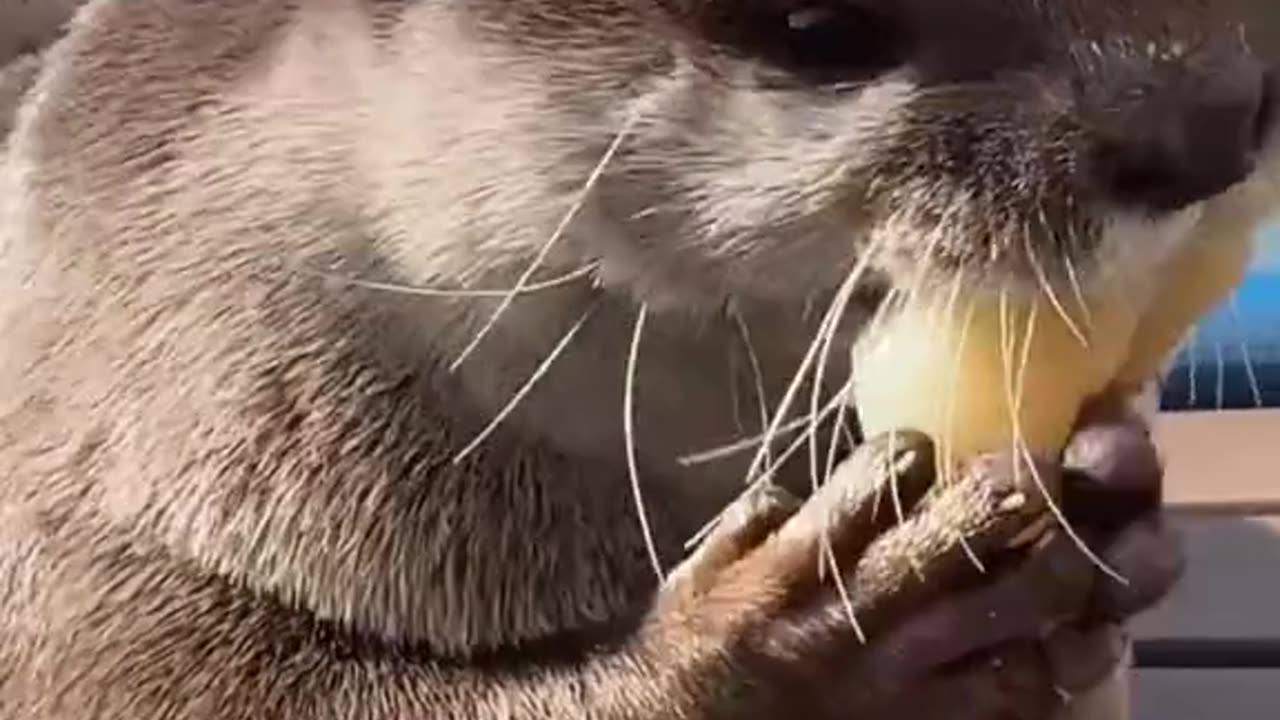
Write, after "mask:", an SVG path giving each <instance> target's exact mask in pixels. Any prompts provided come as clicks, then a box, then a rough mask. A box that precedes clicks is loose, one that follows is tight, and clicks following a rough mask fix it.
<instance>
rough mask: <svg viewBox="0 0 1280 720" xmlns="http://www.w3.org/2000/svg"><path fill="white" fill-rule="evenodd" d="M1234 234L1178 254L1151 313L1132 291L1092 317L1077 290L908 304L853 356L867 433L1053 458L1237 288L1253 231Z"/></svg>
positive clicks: (956, 452) (954, 452)
mask: <svg viewBox="0 0 1280 720" xmlns="http://www.w3.org/2000/svg"><path fill="white" fill-rule="evenodd" d="M1218 229H1219V230H1221V228H1218ZM1232 229H1233V230H1237V229H1238V231H1239V232H1230V233H1226V235H1225V236H1224V234H1222V233H1221V232H1215V233H1214V237H1206V238H1198V239H1197V242H1195V243H1193V244H1191V245H1189V246H1188V248H1186V250H1185V251H1184V252H1182V253H1181V254H1180V255H1178V256H1176V257H1174V258H1173V259H1172V260H1171V261H1170V262H1169V264H1168V266H1167V268H1166V270H1165V271H1164V272H1161V273H1160V276H1159V282H1160V285H1159V286H1158V287H1157V288H1156V289H1155V293H1154V296H1151V299H1150V301H1149V302H1146V303H1143V304H1142V307H1136V306H1135V305H1136V304H1135V303H1134V302H1133V300H1132V299H1131V298H1130V297H1128V296H1127V295H1126V291H1127V289H1126V288H1125V287H1124V286H1123V283H1117V284H1115V285H1114V286H1113V288H1112V289H1110V290H1105V291H1097V290H1095V291H1094V292H1093V293H1092V294H1091V296H1089V297H1087V298H1085V299H1084V300H1085V301H1084V303H1083V305H1087V307H1088V312H1087V313H1086V312H1085V311H1084V310H1082V309H1081V306H1082V303H1080V302H1077V301H1076V299H1075V296H1074V295H1072V294H1070V293H1055V294H1054V296H1053V297H1052V301H1051V298H1050V296H1049V295H1048V294H1039V295H1028V294H1021V295H1019V294H1014V293H1009V294H1008V295H1007V296H1006V297H1005V298H1003V299H1002V298H1001V297H1000V295H999V294H998V293H994V292H990V291H980V292H978V293H961V294H957V295H954V296H951V297H946V298H934V299H932V300H931V301H927V302H911V303H908V304H907V305H906V307H905V308H904V309H903V310H902V311H901V312H899V313H896V314H894V315H893V316H891V317H889V318H886V320H885V322H884V324H883V325H882V326H881V328H880V329H879V330H878V331H877V332H875V333H873V334H872V335H871V336H870V337H869V338H868V341H865V342H863V343H862V344H860V345H859V347H858V348H857V349H856V350H855V359H854V373H855V374H854V390H853V395H854V397H853V401H854V404H855V405H856V407H857V408H858V416H859V420H860V422H861V423H862V429H863V431H864V432H865V433H866V434H867V435H868V436H870V435H875V434H879V433H884V432H888V431H891V430H917V431H920V432H924V433H926V434H928V435H930V436H931V437H933V438H934V440H935V441H936V442H938V443H939V444H940V446H942V447H943V448H944V452H945V453H946V457H948V458H952V459H963V458H966V457H972V456H973V455H976V454H980V453H984V452H1003V451H1008V450H1010V449H1014V448H1015V447H1016V446H1015V445H1014V443H1015V441H1016V442H1019V443H1025V448H1026V449H1027V450H1029V451H1030V452H1033V453H1049V454H1056V453H1057V452H1059V451H1061V449H1062V447H1063V446H1064V445H1065V443H1066V441H1067V439H1068V437H1069V436H1070V433H1071V431H1072V429H1073V427H1074V425H1075V423H1076V420H1077V417H1078V414H1079V412H1080V409H1081V407H1082V406H1083V404H1084V403H1085V402H1086V401H1087V400H1088V399H1090V398H1091V397H1095V396H1097V395H1100V394H1103V393H1113V392H1115V393H1123V394H1128V393H1131V392H1134V391H1136V390H1138V389H1140V388H1141V387H1142V386H1143V385H1145V383H1146V382H1148V381H1149V380H1150V379H1152V378H1154V376H1155V375H1156V374H1157V373H1158V372H1159V371H1160V369H1161V365H1162V364H1163V362H1164V361H1165V359H1166V357H1167V356H1168V355H1169V354H1170V353H1171V352H1172V351H1173V349H1174V348H1175V347H1176V346H1177V344H1178V342H1179V341H1180V340H1181V338H1182V337H1183V336H1184V335H1185V334H1186V332H1187V331H1188V330H1189V329H1190V328H1191V326H1192V325H1194V323H1195V322H1196V321H1197V320H1198V319H1199V318H1200V317H1201V316H1202V315H1203V314H1204V313H1205V312H1207V311H1208V310H1210V309H1211V308H1212V307H1213V306H1214V305H1216V304H1217V303H1219V302H1221V301H1222V300H1223V299H1225V298H1226V296H1227V295H1228V294H1229V293H1230V291H1231V290H1232V289H1233V288H1234V287H1235V286H1236V285H1237V284H1238V283H1239V281H1240V279H1241V278H1242V276H1243V273H1244V270H1245V267H1246V265H1247V263H1248V261H1249V257H1250V254H1251V251H1252V226H1250V227H1243V226H1242V227H1239V228H1232ZM1059 308H1061V310H1065V311H1066V312H1067V315H1068V316H1069V317H1071V318H1072V322H1071V323H1068V322H1067V321H1066V320H1064V319H1063V317H1062V314H1061V312H1060V310H1059ZM1073 328H1074V329H1073ZM1081 335H1082V336H1083V338H1084V340H1085V341H1086V342H1082V339H1081V337H1080V336H1081Z"/></svg>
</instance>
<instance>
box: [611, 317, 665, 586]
mask: <svg viewBox="0 0 1280 720" xmlns="http://www.w3.org/2000/svg"><path fill="white" fill-rule="evenodd" d="M648 315H649V308H648V306H647V305H644V304H643V303H642V304H641V305H640V310H639V311H637V313H636V326H635V331H634V332H633V333H632V335H631V349H630V351H629V352H628V353H627V374H626V389H625V391H624V392H623V400H622V426H623V438H624V439H625V441H626V448H627V474H628V475H629V476H630V479H631V492H632V497H633V499H634V500H635V507H636V517H637V518H638V519H639V521H640V531H641V533H642V534H643V535H644V545H645V550H646V551H647V552H648V553H649V561H650V562H651V563H653V572H654V574H655V575H657V576H658V582H659V583H661V582H663V580H665V579H666V575H665V573H664V572H663V570H662V560H661V559H660V558H659V557H658V546H657V543H655V542H654V539H653V530H652V528H650V526H649V515H648V513H647V512H645V504H644V493H643V491H642V490H641V487H640V471H639V469H638V467H637V463H636V429H635V397H636V392H635V389H636V388H635V385H636V368H637V365H638V360H639V358H640V338H641V337H642V336H643V335H644V323H645V318H647V317H648Z"/></svg>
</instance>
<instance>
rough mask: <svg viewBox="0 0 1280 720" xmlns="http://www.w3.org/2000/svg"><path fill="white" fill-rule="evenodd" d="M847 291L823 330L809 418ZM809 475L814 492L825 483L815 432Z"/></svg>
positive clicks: (813, 413) (814, 411)
mask: <svg viewBox="0 0 1280 720" xmlns="http://www.w3.org/2000/svg"><path fill="white" fill-rule="evenodd" d="M841 289H842V290H845V289H846V288H841ZM847 290H848V292H843V293H841V294H838V295H837V297H836V299H835V302H834V304H833V310H834V312H833V313H831V314H830V315H829V318H830V322H829V323H827V326H826V328H825V330H823V335H824V336H823V338H822V350H821V351H820V352H819V360H818V367H817V370H816V372H815V373H814V378H813V388H812V391H811V393H810V396H809V416H810V418H815V417H817V414H818V402H819V400H820V399H821V397H822V388H823V381H824V380H825V378H826V369H827V363H828V361H829V360H830V358H831V346H832V344H833V342H834V341H835V337H836V334H837V331H838V330H839V326H840V319H841V318H842V317H843V316H844V314H845V312H846V311H847V310H848V307H849V300H850V299H851V298H852V297H853V287H852V286H848V287H847ZM842 405H843V403H842ZM809 474H810V479H811V481H812V484H813V489H814V491H815V492H816V491H817V489H818V486H819V485H821V484H822V481H825V480H826V479H827V477H826V476H824V477H823V478H821V479H820V478H819V477H818V433H817V432H813V433H810V434H809Z"/></svg>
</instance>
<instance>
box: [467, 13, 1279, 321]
mask: <svg viewBox="0 0 1280 720" xmlns="http://www.w3.org/2000/svg"><path fill="white" fill-rule="evenodd" d="M464 5H467V6H469V7H473V8H474V7H479V8H485V6H488V5H489V4H488V3H464ZM498 5H502V6H503V7H502V8H500V9H499V8H492V7H488V8H485V9H482V10H478V11H476V17H479V18H480V19H479V21H478V22H476V23H474V28H477V32H478V33H479V34H480V35H488V36H501V39H502V42H501V43H500V44H502V45H504V46H505V47H506V48H508V49H510V48H515V52H516V53H517V54H518V55H519V56H520V57H524V58H536V59H537V61H536V62H533V63H531V64H532V65H535V66H538V67H540V68H541V70H540V74H539V77H540V78H541V80H542V81H543V82H544V83H545V85H544V87H545V90H544V91H542V98H543V99H550V102H549V103H545V104H541V107H540V110H539V112H543V113H546V112H547V110H546V108H547V107H548V106H550V107H552V108H553V110H552V111H550V112H552V113H554V112H556V111H555V110H554V108H566V107H568V108H572V111H565V117H568V118H573V120H570V121H565V122H564V123H563V127H562V129H561V131H559V132H560V135H561V136H565V135H571V136H572V139H571V140H567V141H566V142H572V143H575V144H576V145H577V147H578V149H581V147H582V145H583V142H584V138H592V139H594V141H595V142H594V143H593V145H592V147H593V148H596V150H597V151H596V152H595V153H594V154H592V155H591V156H590V160H591V161H594V160H595V159H596V158H597V157H598V156H599V154H600V152H599V151H600V150H602V149H603V148H604V146H605V145H606V144H607V142H608V140H609V139H610V136H609V135H607V134H604V133H603V132H602V131H603V129H604V128H603V126H601V125H600V124H598V123H593V121H592V120H591V119H590V118H595V117H601V116H603V117H608V118H610V122H611V124H610V125H609V126H608V127H609V128H611V129H617V128H620V127H622V126H624V125H626V126H627V129H626V131H625V132H626V135H627V136H626V137H625V138H624V139H623V141H622V143H621V145H620V147H619V149H618V151H617V153H616V155H615V156H614V157H612V158H611V159H610V162H609V165H608V167H606V168H605V169H604V170H603V172H602V174H601V178H600V180H599V182H598V183H597V186H596V188H595V190H594V193H595V195H594V199H593V200H592V201H591V208H590V210H589V211H587V213H588V214H591V215H592V217H593V220H594V222H592V223H588V225H589V230H587V231H583V232H581V233H579V235H580V237H579V238H578V239H579V243H578V247H579V250H578V253H579V254H580V255H589V256H592V257H591V260H593V261H597V262H598V263H599V268H600V273H601V276H602V278H603V280H604V282H605V283H606V284H608V285H613V286H615V287H617V286H621V287H624V288H625V289H627V290H628V291H631V292H634V293H636V294H637V295H638V296H640V297H642V298H644V299H646V300H649V301H660V300H668V301H671V302H672V303H673V304H678V305H683V306H686V307H689V306H698V305H699V303H711V304H715V303H717V302H721V301H724V300H727V299H735V298H754V299H757V300H763V301H766V302H775V303H777V302H791V301H799V300H803V299H804V298H805V297H808V296H812V295H814V294H815V293H821V292H823V291H827V290H832V289H834V288H835V287H837V286H838V285H839V283H840V282H841V280H842V279H843V278H844V277H845V276H846V275H847V274H848V273H849V272H850V268H851V266H853V265H854V264H856V262H857V258H859V257H863V256H865V254H866V253H868V252H871V253H872V254H873V256H872V257H871V258H870V259H871V262H870V270H871V271H872V272H871V275H872V276H879V277H881V278H884V277H888V278H889V279H890V280H892V281H893V282H895V283H897V284H904V283H906V282H907V275H909V274H911V273H914V272H916V271H918V270H919V269H920V268H921V267H922V266H926V267H930V268H938V269H940V270H943V271H946V272H948V273H950V274H954V272H955V271H963V272H964V273H966V274H968V275H970V276H972V277H974V278H975V280H974V281H975V282H977V281H978V278H980V279H981V281H982V282H987V283H993V282H1001V283H1008V284H1009V285H1010V286H1012V287H1018V286H1019V285H1022V284H1030V283H1032V282H1034V281H1035V276H1036V275H1037V274H1040V273H1043V274H1046V275H1048V276H1054V275H1062V274H1064V273H1066V272H1067V271H1068V270H1070V271H1071V272H1073V273H1076V274H1078V275H1079V276H1080V277H1079V278H1077V279H1079V280H1081V281H1083V282H1088V278H1089V277H1090V276H1091V275H1094V274H1097V273H1101V272H1105V271H1108V270H1111V269H1114V268H1115V265H1116V262H1117V258H1121V257H1122V258H1124V260H1123V261H1122V262H1123V263H1125V264H1127V265H1126V269H1128V270H1132V271H1133V272H1135V273H1139V274H1140V273H1141V272H1142V271H1143V268H1142V267H1141V265H1142V264H1143V263H1148V262H1151V261H1152V260H1153V259H1156V258H1159V257H1161V256H1163V255H1164V254H1166V253H1168V252H1169V251H1170V250H1172V249H1175V248H1176V247H1177V246H1178V245H1179V243H1181V242H1184V241H1185V240H1184V239H1185V238H1186V237H1187V236H1188V235H1189V233H1190V230H1189V228H1190V227H1191V226H1192V225H1194V221H1195V218H1196V217H1197V216H1198V214H1199V213H1200V211H1201V209H1202V206H1203V205H1204V204H1205V203H1206V202H1209V201H1211V200H1213V199H1214V198H1216V197H1218V196H1220V195H1222V194H1223V193H1225V192H1227V191H1229V190H1233V189H1238V186H1240V185H1241V184H1242V183H1246V181H1248V180H1250V179H1251V178H1253V177H1254V176H1255V175H1257V173H1256V169H1257V167H1258V165H1259V163H1260V161H1261V160H1262V159H1263V158H1264V157H1265V156H1266V150H1267V148H1268V146H1269V144H1270V143H1271V136H1272V128H1273V125H1274V120H1273V105H1274V97H1273V92H1272V86H1273V83H1272V74H1271V73H1270V71H1269V68H1267V67H1266V66H1265V65H1264V63H1263V62H1262V61H1261V60H1260V59H1259V58H1258V57H1257V56H1256V55H1255V54H1254V53H1253V52H1251V50H1250V48H1249V46H1248V44H1247V42H1246V41H1245V39H1244V34H1243V30H1242V24H1241V21H1240V17H1239V15H1238V14H1234V13H1232V12H1231V8H1230V5H1231V3H1229V2H1228V3H1224V2H1219V1H1218V0H1212V1H1211V0H1065V1H1063V2H1028V1H1026V0H948V1H947V2H936V0H639V1H631V2H624V1H623V0H596V1H595V2H587V3H570V4H567V5H565V4H562V3H550V2H537V1H535V0H524V1H523V2H516V3H500V4H498ZM499 15H500V16H501V22H493V20H494V19H495V18H497V17H498V16H499ZM499 27H501V28H502V29H501V30H498V29H497V28H499ZM595 102H599V103H600V106H599V107H594V106H593V105H592V103H595ZM597 111H601V112H597ZM541 121H542V123H543V124H544V127H545V126H547V125H551V124H556V123H557V122H560V121H556V120H551V119H549V116H548V115H546V114H544V115H543V116H542V120H541ZM567 128H572V132H570V131H569V130H568V129H567ZM561 139H562V140H564V138H563V137H562V138H561ZM511 142H518V140H515V139H512V140H511ZM564 157H568V158H572V157H582V156H581V155H580V154H579V155H573V154H571V153H567V152H566V153H565V154H564ZM584 165H589V162H587V160H586V159H584ZM586 169H587V168H586V167H582V168H580V173H579V174H580V175H586V174H587V173H586ZM571 235H572V233H571Z"/></svg>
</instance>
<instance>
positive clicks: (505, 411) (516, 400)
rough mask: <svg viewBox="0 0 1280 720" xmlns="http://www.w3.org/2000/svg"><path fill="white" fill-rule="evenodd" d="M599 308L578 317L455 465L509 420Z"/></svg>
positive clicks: (594, 306) (460, 453) (455, 459)
mask: <svg viewBox="0 0 1280 720" xmlns="http://www.w3.org/2000/svg"><path fill="white" fill-rule="evenodd" d="M599 307H600V302H599V301H598V300H597V301H594V302H592V303H591V305H590V306H588V307H587V309H586V310H585V311H583V313H582V314H581V315H580V316H578V319H577V321H576V322H574V323H573V325H572V326H570V327H569V330H568V331H567V332H565V334H564V335H562V336H561V337H560V340H559V341H558V342H557V343H556V345H555V347H553V348H552V349H551V352H549V353H547V356H546V357H545V358H543V359H542V362H541V363H539V364H538V367H537V368H535V369H534V371H533V374H532V375H530V376H529V379H528V380H525V382H524V384H523V385H521V386H520V388H519V389H518V390H516V392H515V394H514V395H512V396H511V399H510V400H508V401H507V404H506V405H503V406H502V409H501V410H499V411H498V414H497V415H494V416H493V419H492V420H490V421H489V424H488V425H485V427H484V429H482V430H481V431H480V432H479V433H477V434H476V436H475V437H474V438H473V439H472V440H471V442H469V443H467V444H466V446H465V447H463V448H462V449H461V450H459V451H458V454H457V455H454V456H453V463H454V464H455V465H456V464H458V463H460V462H462V461H463V460H464V459H466V457H467V456H468V455H470V454H471V453H472V452H474V451H475V450H476V448H478V447H480V445H481V444H482V443H483V442H484V441H485V440H486V439H488V437H489V436H490V435H492V434H493V431H494V430H496V429H497V428H498V425H500V424H501V423H502V421H503V420H505V419H507V416H509V415H510V414H511V413H512V412H514V411H515V409H516V406H517V405H519V404H520V401H522V400H524V398H525V396H526V395H528V394H529V391H530V390H532V389H533V386H534V385H535V384H536V383H537V382H538V381H539V380H541V379H542V377H543V376H544V375H546V374H547V371H548V370H550V369H551V365H552V364H553V363H554V362H555V361H556V360H557V359H558V358H559V357H560V356H561V355H562V354H564V351H565V350H566V349H568V347H569V344H570V343H571V342H573V338H574V337H575V336H577V334H578V332H579V331H580V330H582V328H583V326H585V325H586V324H587V321H588V320H589V319H590V318H591V316H592V314H594V313H595V311H596V309H597V308H599Z"/></svg>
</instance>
